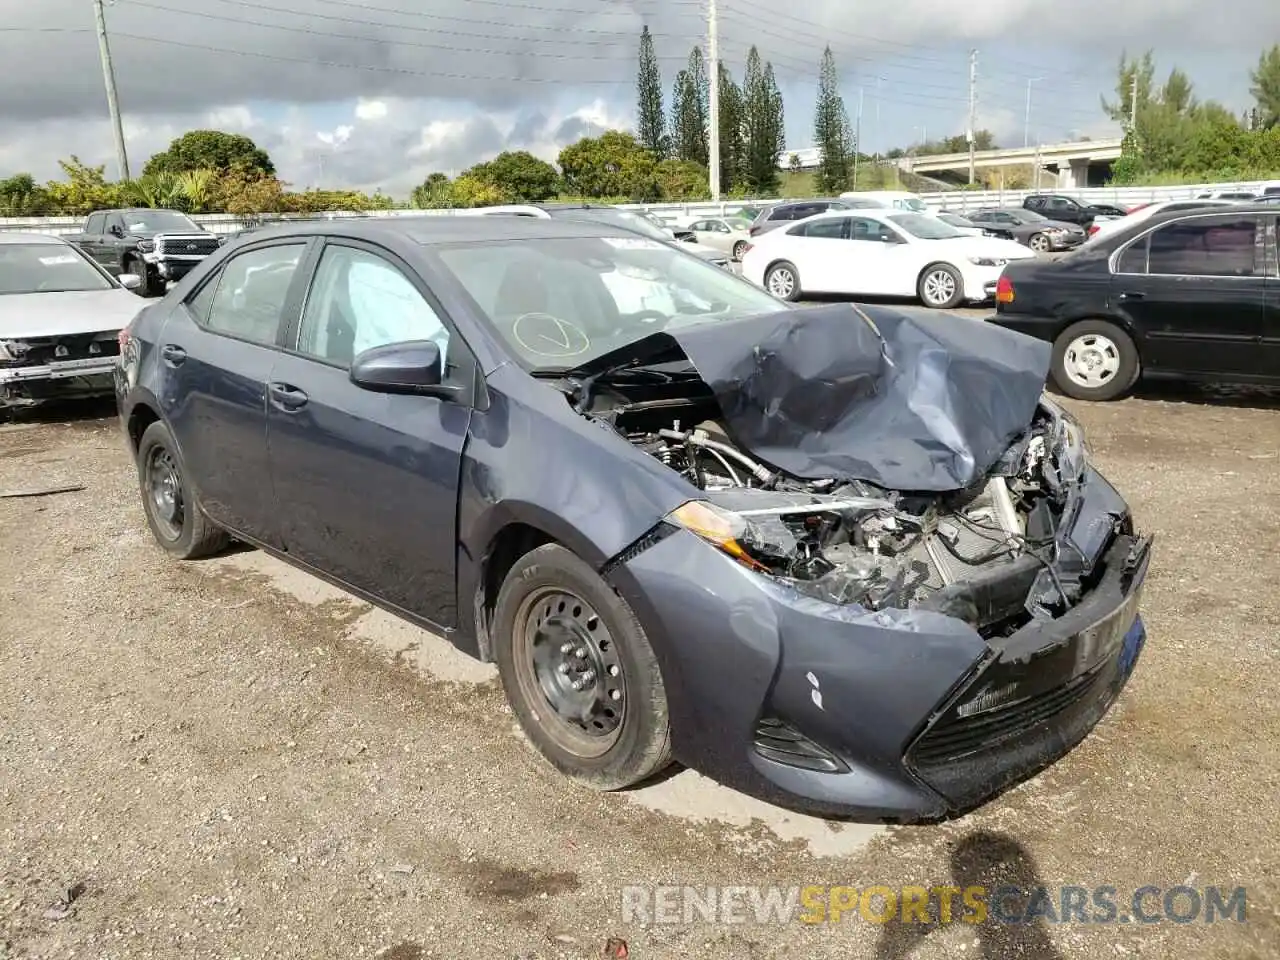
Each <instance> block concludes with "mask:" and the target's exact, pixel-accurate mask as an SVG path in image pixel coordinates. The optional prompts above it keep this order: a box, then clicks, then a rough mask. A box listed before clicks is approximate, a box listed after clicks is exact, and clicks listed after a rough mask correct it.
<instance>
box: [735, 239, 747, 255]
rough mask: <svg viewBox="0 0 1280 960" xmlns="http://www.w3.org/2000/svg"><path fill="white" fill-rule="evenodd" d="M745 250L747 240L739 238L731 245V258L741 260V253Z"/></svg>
mask: <svg viewBox="0 0 1280 960" xmlns="http://www.w3.org/2000/svg"><path fill="white" fill-rule="evenodd" d="M746 252H747V241H745V240H739V241H738V242H737V243H735V244H734V245H733V259H735V260H741V259H742V255H743V254H744V253H746Z"/></svg>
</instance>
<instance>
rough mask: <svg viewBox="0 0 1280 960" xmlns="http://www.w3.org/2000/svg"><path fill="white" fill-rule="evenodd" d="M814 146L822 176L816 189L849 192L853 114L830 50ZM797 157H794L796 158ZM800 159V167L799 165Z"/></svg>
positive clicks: (822, 71) (815, 118)
mask: <svg viewBox="0 0 1280 960" xmlns="http://www.w3.org/2000/svg"><path fill="white" fill-rule="evenodd" d="M813 142H814V144H815V145H816V146H817V148H818V172H817V175H816V176H815V178H814V186H815V187H816V188H817V190H818V192H819V193H839V192H840V191H841V190H845V189H848V187H849V181H850V179H851V175H852V172H853V149H854V143H853V132H852V130H851V129H850V127H849V113H848V111H847V110H845V106H844V98H843V97H842V96H841V95H840V76H839V74H837V73H836V60H835V57H834V56H833V55H832V53H831V48H830V47H827V48H826V49H825V50H824V51H822V65H821V67H819V70H818V105H817V108H816V109H815V110H814V116H813ZM793 156H794V155H793ZM798 159H799V158H796V160H797V163H796V166H798V165H799V163H798Z"/></svg>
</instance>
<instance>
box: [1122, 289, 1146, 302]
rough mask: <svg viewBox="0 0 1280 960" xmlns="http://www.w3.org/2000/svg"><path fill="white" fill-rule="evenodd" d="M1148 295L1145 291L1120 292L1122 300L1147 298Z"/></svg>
mask: <svg viewBox="0 0 1280 960" xmlns="http://www.w3.org/2000/svg"><path fill="white" fill-rule="evenodd" d="M1146 296H1147V295H1146V294H1145V293H1134V292H1132V291H1126V292H1125V293H1122V294H1120V299H1121V300H1144V299H1146Z"/></svg>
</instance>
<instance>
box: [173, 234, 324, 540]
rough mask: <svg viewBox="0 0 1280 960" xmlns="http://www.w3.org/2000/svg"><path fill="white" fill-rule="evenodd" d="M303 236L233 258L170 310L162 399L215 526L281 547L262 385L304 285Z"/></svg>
mask: <svg viewBox="0 0 1280 960" xmlns="http://www.w3.org/2000/svg"><path fill="white" fill-rule="evenodd" d="M308 246H309V244H308V242H307V241H303V240H299V239H296V238H294V239H289V240H274V241H268V242H267V243H264V244H260V245H257V246H254V247H252V248H250V249H248V250H245V251H242V252H240V253H237V254H235V255H234V256H232V257H230V258H229V259H228V260H227V261H226V263H225V264H224V265H223V266H222V267H221V269H219V270H218V271H216V272H215V273H213V274H212V275H211V276H210V277H209V278H208V279H207V280H206V281H205V282H204V283H202V284H201V285H200V286H199V287H197V288H196V289H195V290H193V291H192V292H191V294H190V295H189V296H188V297H187V299H186V300H185V301H184V302H183V303H182V304H181V305H180V306H179V307H177V308H175V309H174V310H173V312H172V313H171V314H170V316H169V319H168V321H167V322H166V323H165V325H164V328H163V329H162V331H161V335H160V343H159V351H160V357H161V363H162V364H163V366H164V370H165V376H164V380H163V382H162V385H161V390H160V403H161V405H162V406H163V408H164V415H165V419H166V420H167V421H168V423H169V427H170V429H171V430H172V431H173V434H174V437H175V439H176V440H177V441H178V448H179V450H180V451H181V453H182V458H183V460H184V462H185V464H186V473H187V475H188V476H189V477H191V478H192V482H193V483H194V484H195V486H196V488H197V491H198V493H199V496H200V499H201V502H202V503H203V505H204V508H205V510H206V511H207V512H208V513H209V515H210V516H211V517H212V518H213V519H214V520H215V521H216V522H218V523H220V524H222V525H224V526H227V527H230V528H231V529H232V530H234V531H236V532H238V533H242V534H245V535H247V536H249V537H252V538H254V539H256V540H260V541H262V542H264V543H268V544H270V545H272V546H279V542H280V540H279V524H278V522H277V516H276V507H275V500H274V496H273V493H272V488H271V476H270V472H269V470H268V463H267V383H268V381H269V379H270V376H271V368H272V367H273V366H274V365H275V362H276V358H277V356H278V355H279V347H278V344H279V342H280V337H281V335H282V332H283V327H284V323H285V317H286V313H287V311H289V310H294V311H296V310H297V309H298V306H297V305H298V303H299V302H300V301H301V297H302V291H303V289H304V288H303V286H302V285H301V283H300V272H299V266H300V265H301V264H302V262H303V260H304V257H305V255H306V253H307V250H308Z"/></svg>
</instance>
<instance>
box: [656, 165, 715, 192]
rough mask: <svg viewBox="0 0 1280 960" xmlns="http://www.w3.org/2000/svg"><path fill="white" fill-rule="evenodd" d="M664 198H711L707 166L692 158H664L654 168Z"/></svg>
mask: <svg viewBox="0 0 1280 960" xmlns="http://www.w3.org/2000/svg"><path fill="white" fill-rule="evenodd" d="M654 175H655V176H656V177H657V178H658V189H659V190H660V191H661V193H662V197H661V199H663V200H710V199H711V188H710V186H709V184H708V183H707V168H706V167H704V166H703V165H702V164H700V163H694V162H693V161H692V160H676V159H674V158H668V159H666V160H662V161H660V162H659V163H658V165H657V166H656V167H655V168H654Z"/></svg>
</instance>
